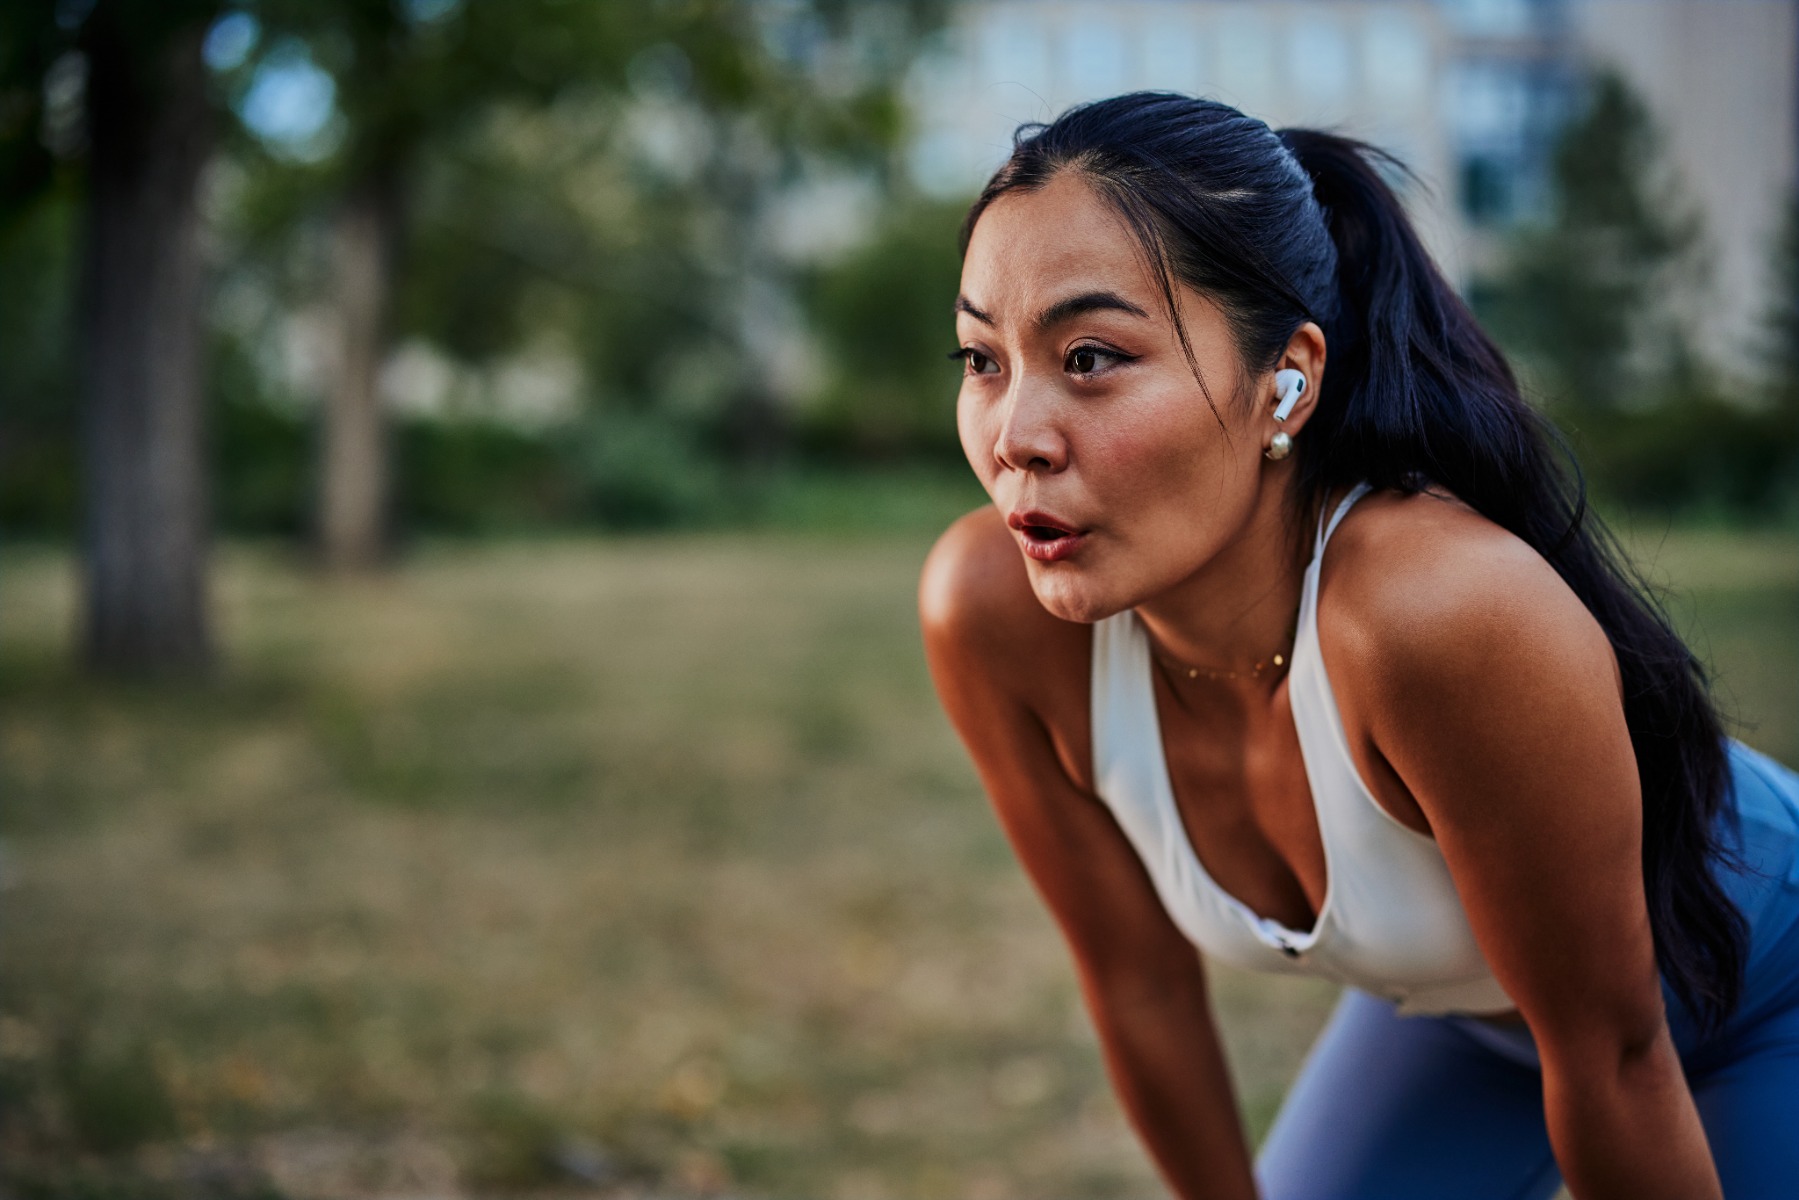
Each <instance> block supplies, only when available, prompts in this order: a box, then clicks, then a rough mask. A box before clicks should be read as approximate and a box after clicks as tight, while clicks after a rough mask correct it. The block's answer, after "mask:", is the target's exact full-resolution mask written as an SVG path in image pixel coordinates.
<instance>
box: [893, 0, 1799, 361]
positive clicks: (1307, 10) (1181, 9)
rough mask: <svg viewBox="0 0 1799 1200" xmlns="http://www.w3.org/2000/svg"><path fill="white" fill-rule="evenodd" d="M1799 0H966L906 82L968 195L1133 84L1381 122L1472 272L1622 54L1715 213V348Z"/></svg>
mask: <svg viewBox="0 0 1799 1200" xmlns="http://www.w3.org/2000/svg"><path fill="white" fill-rule="evenodd" d="M1796 50H1799V3H1795V0H964V3H963V4H962V6H961V8H960V9H959V11H958V13H957V15H956V18H955V22H954V24H953V27H952V31H951V35H950V36H949V37H948V38H946V39H945V42H944V44H943V48H942V49H941V50H940V52H938V53H936V54H933V55H931V56H929V57H928V58H926V59H925V60H923V61H922V62H921V64H920V67H919V69H918V71H917V72H916V73H915V75H914V77H913V79H912V82H911V89H910V92H911V96H910V98H911V103H912V106H913V109H914V111H915V113H916V114H917V118H918V122H919V129H920V132H919V136H918V138H917V140H916V141H915V143H914V146H913V156H912V163H911V167H912V173H913V176H914V178H915V180H916V181H917V182H918V183H919V185H920V186H922V187H924V188H925V189H926V190H928V191H931V192H933V193H936V194H940V195H946V196H948V195H966V194H968V193H971V192H973V191H974V190H975V189H976V188H978V187H979V186H980V183H981V182H982V181H983V180H984V179H985V178H986V176H987V175H988V173H990V172H991V171H992V170H993V168H994V167H995V166H997V165H998V163H999V162H1000V161H1001V160H1002V159H1003V158H1004V157H1005V154H1006V151H1007V149H1008V147H1009V146H1010V143H1011V135H1012V131H1013V129H1014V128H1016V127H1017V125H1019V124H1020V123H1021V122H1026V121H1041V120H1047V119H1049V118H1050V117H1052V116H1053V115H1054V114H1056V113H1057V112H1059V111H1061V110H1062V109H1063V108H1065V107H1066V106H1068V105H1070V104H1073V103H1076V102H1078V101H1081V100H1089V99H1094V98H1097V97H1101V96H1106V95H1112V94H1116V93H1118V92H1124V91H1131V90H1134V89H1138V88H1160V89H1168V90H1173V91H1180V92H1188V93H1194V94H1200V95H1207V96H1215V97H1217V98H1219V99H1221V100H1224V101H1227V102H1228V103H1231V104H1233V105H1236V106H1237V107H1239V108H1241V109H1243V110H1244V111H1246V112H1249V113H1252V114H1254V115H1256V116H1259V117H1262V118H1263V119H1265V120H1267V121H1268V122H1269V123H1270V124H1271V125H1274V126H1275V127H1277V128H1278V127H1280V126H1283V125H1313V126H1324V127H1329V128H1334V129H1338V130H1341V131H1343V132H1346V133H1350V134H1353V135H1355V136H1359V137H1363V138H1366V139H1368V140H1370V141H1372V142H1375V143H1377V144H1379V145H1381V146H1383V147H1385V148H1387V149H1389V150H1392V151H1393V152H1394V153H1396V154H1398V155H1399V156H1400V157H1401V158H1402V159H1404V160H1405V161H1406V162H1407V163H1408V164H1410V166H1411V167H1412V168H1413V170H1414V171H1416V172H1417V174H1418V175H1419V177H1420V178H1421V179H1422V180H1423V181H1424V185H1425V186H1424V187H1423V188H1418V187H1411V188H1409V189H1408V191H1407V201H1408V203H1409V204H1410V205H1411V207H1412V209H1413V214H1414V217H1415V219H1416V220H1417V222H1418V224H1419V226H1420V230H1421V232H1422V234H1423V236H1424V238H1425V240H1426V242H1427V243H1428V244H1429V245H1430V247H1431V249H1432V251H1433V252H1434V253H1435V254H1436V255H1437V256H1438V259H1439V261H1441V262H1442V263H1443V264H1444V266H1445V268H1446V269H1447V270H1448V271H1449V272H1450V274H1451V275H1452V277H1454V278H1455V279H1457V280H1458V281H1459V282H1461V283H1464V284H1465V283H1466V282H1467V281H1468V279H1469V278H1470V277H1471V276H1472V275H1473V274H1475V273H1476V272H1478V271H1479V270H1481V269H1482V268H1483V267H1485V266H1488V265H1490V264H1491V263H1492V261H1493V258H1494V255H1495V254H1496V253H1497V249H1498V246H1499V244H1500V239H1501V238H1502V237H1503V235H1504V234H1505V232H1506V231H1508V230H1510V229H1513V228H1516V227H1517V226H1519V225H1520V224H1524V223H1528V222H1530V221H1533V220H1537V219H1541V218H1543V217H1544V216H1546V215H1547V211H1548V203H1549V166H1550V157H1551V153H1552V150H1553V147H1554V144H1555V139H1556V136H1557V133H1558V131H1559V130H1560V128H1561V125H1562V123H1563V122H1564V121H1565V120H1566V119H1567V117H1568V115H1569V114H1570V113H1571V112H1572V111H1575V106H1576V104H1577V102H1578V98H1579V94H1580V93H1579V88H1580V85H1581V81H1582V80H1583V79H1584V78H1585V77H1586V76H1587V74H1588V72H1589V71H1591V70H1592V69H1593V68H1595V67H1597V66H1601V65H1604V66H1608V67H1610V68H1612V69H1615V70H1616V71H1618V73H1619V74H1621V75H1622V76H1623V77H1624V78H1625V79H1626V80H1627V81H1628V82H1629V83H1630V84H1631V85H1632V86H1633V88H1634V89H1635V90H1636V91H1637V93H1638V94H1639V95H1640V96H1641V97H1642V98H1643V99H1644V100H1645V101H1646V103H1647V104H1648V106H1649V108H1650V111H1651V112H1652V113H1653V115H1654V117H1655V119H1656V121H1657V122H1658V124H1659V125H1660V127H1661V129H1662V131H1663V135H1664V139H1665V143H1666V146H1667V149H1668V151H1669V158H1670V161H1671V164H1672V166H1673V168H1674V170H1675V172H1676V173H1677V175H1678V177H1679V180H1680V185H1681V187H1682V189H1683V190H1684V192H1685V194H1686V196H1687V197H1688V198H1689V199H1690V201H1691V202H1692V203H1693V204H1694V205H1695V206H1696V207H1697V209H1698V211H1699V212H1700V214H1701V217H1702V220H1703V221H1704V226H1705V233H1706V238H1707V243H1708V244H1707V251H1708V255H1707V257H1708V259H1709V261H1710V263H1711V264H1712V276H1711V280H1710V291H1709V294H1708V295H1707V297H1706V298H1705V302H1704V303H1703V304H1701V305H1699V306H1697V307H1698V312H1699V315H1700V318H1701V328H1700V332H1701V334H1702V337H1703V339H1704V344H1705V346H1706V348H1707V350H1708V351H1709V352H1710V353H1711V354H1712V356H1713V357H1714V358H1716V359H1717V360H1718V361H1719V362H1720V363H1722V364H1724V365H1729V364H1730V363H1731V362H1732V361H1733V360H1734V359H1735V358H1736V356H1738V355H1740V354H1741V352H1742V350H1743V348H1744V346H1745V344H1746V343H1748V342H1749V341H1750V340H1752V339H1753V337H1754V336H1755V334H1756V330H1757V323H1758V321H1759V318H1760V314H1761V313H1762V311H1763V310H1764V308H1765V306H1766V304H1767V299H1768V295H1769V288H1770V285H1771V282H1772V281H1771V277H1770V274H1769V270H1768V263H1769V259H1770V257H1771V255H1770V249H1771V247H1772V244H1773V242H1774V239H1775V237H1776V236H1777V233H1778V230H1779V227H1780V223H1781V219H1782V214H1783V212H1784V207H1785V204H1786V201H1787V198H1788V197H1789V195H1790V194H1791V192H1792V189H1793V186H1794V183H1795V171H1796V166H1799V156H1796V152H1795V151H1796V142H1799V123H1796V120H1795V115H1796V105H1799V90H1796V86H1795V57H1796Z"/></svg>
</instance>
